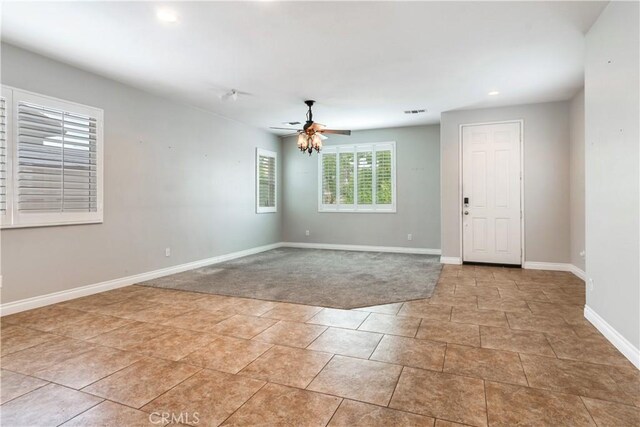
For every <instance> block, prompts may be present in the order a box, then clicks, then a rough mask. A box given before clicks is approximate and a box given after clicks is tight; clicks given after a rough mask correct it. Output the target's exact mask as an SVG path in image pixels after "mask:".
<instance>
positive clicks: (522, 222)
mask: <svg viewBox="0 0 640 427" xmlns="http://www.w3.org/2000/svg"><path fill="white" fill-rule="evenodd" d="M505 123H518V124H519V125H520V266H521V268H524V260H525V244H524V237H525V235H524V225H525V211H524V206H525V205H524V178H525V175H524V119H514V120H501V121H493V122H478V123H462V124H460V125H459V127H458V204H457V206H458V212H459V218H458V229H459V233H460V264H464V237H463V234H462V233H463V227H462V212H463V210H464V206H463V203H462V178H463V177H462V172H463V171H462V166H463V163H462V152H463V146H462V128H463V127H465V126H482V125H497V124H505Z"/></svg>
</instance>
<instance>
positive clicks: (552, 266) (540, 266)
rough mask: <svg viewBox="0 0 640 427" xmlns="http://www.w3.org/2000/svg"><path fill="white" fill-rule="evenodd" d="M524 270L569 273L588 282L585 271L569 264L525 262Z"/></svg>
mask: <svg viewBox="0 0 640 427" xmlns="http://www.w3.org/2000/svg"><path fill="white" fill-rule="evenodd" d="M522 268H525V269H527V270H549V271H568V272H570V273H573V274H574V275H576V276H577V277H579V278H580V279H582V280H584V281H586V280H587V275H586V273H585V272H584V271H582V270H581V269H579V268H578V267H576V266H575V265H573V264H569V263H562V262H536V261H525V262H524V265H523V266H522Z"/></svg>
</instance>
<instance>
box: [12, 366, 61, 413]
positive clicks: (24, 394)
mask: <svg viewBox="0 0 640 427" xmlns="http://www.w3.org/2000/svg"><path fill="white" fill-rule="evenodd" d="M2 370H3V371H8V370H7V369H4V368H2ZM9 372H13V373H14V374H18V375H24V376H25V377H29V378H33V379H36V380H40V381H44V380H42V379H40V378H37V377H32V376H31V375H25V374H21V373H20V372H14V371H9ZM49 384H56V383H53V382H51V381H45V383H44V384H42V385H40V386H38V387H36V388H34V389H33V390H29V391H27V392H26V393H22V394H21V395H19V396H15V397H12V398H11V399H9V400H7V401H6V402H2V404H1V405H0V407H2V406H4V405H5V404H7V403H9V402H12V401H14V400H16V399H19V398H21V397H22V396H26V395H27V394H29V393H31V392H34V391H36V390H39V389H41V388H42V387H46V386H48V385H49ZM56 385H60V384H56Z"/></svg>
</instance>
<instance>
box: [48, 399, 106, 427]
mask: <svg viewBox="0 0 640 427" xmlns="http://www.w3.org/2000/svg"><path fill="white" fill-rule="evenodd" d="M91 396H93V395H91ZM101 399H102V400H101V401H100V402H98V403H96V404H95V405H92V406H91V407H90V408H87V409H85V410H84V411H82V412H80V413H78V414H76V415H74V416H72V417H71V418H69V419H66V420H64V421H63V422H61V423H60V424H56V427H60V426H61V425H63V424H64V423H68V422H69V421H71V420H73V419H75V418H77V417H79V416H80V415H82V414H84V413H86V412H89V411H90V410H92V409H93V408H95V407H96V406H98V405H102V404H103V403H104V402H105V401H106V400H105V399H104V398H101Z"/></svg>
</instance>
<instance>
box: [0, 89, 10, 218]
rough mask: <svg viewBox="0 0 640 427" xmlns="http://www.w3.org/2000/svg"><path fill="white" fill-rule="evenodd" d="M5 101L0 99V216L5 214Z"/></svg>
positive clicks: (6, 160)
mask: <svg viewBox="0 0 640 427" xmlns="http://www.w3.org/2000/svg"><path fill="white" fill-rule="evenodd" d="M7 162H8V159H7V101H6V99H5V98H0V215H6V214H7V183H8V177H7Z"/></svg>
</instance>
